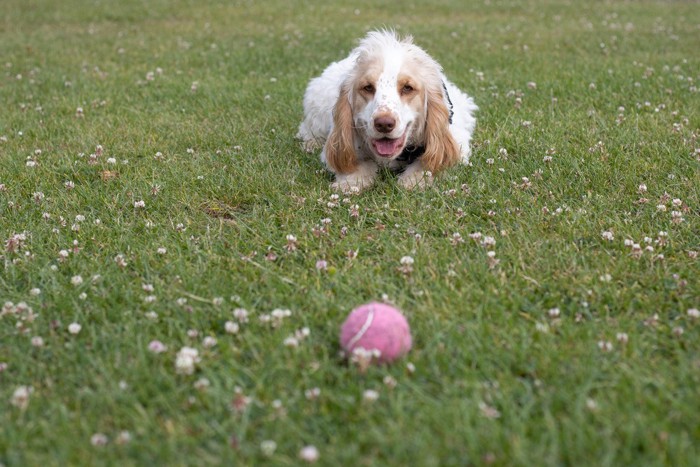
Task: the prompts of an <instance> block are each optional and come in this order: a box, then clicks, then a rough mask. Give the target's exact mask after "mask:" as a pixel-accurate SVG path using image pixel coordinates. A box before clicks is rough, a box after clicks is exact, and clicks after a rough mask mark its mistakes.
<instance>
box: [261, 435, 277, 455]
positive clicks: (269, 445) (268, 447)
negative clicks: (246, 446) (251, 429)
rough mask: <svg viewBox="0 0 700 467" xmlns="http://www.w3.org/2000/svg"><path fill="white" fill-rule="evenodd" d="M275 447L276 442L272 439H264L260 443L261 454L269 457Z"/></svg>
mask: <svg viewBox="0 0 700 467" xmlns="http://www.w3.org/2000/svg"><path fill="white" fill-rule="evenodd" d="M276 449H277V443H275V442H274V441H272V440H269V439H266V440H265V441H263V442H261V443H260V450H261V451H262V453H263V455H264V456H266V457H270V456H272V455H273V454H274V453H275V450H276Z"/></svg>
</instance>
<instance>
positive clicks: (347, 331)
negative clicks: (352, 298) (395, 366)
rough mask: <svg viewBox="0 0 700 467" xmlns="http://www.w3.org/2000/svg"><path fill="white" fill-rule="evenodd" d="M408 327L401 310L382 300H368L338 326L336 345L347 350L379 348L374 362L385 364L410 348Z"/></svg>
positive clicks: (372, 349) (350, 351)
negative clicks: (338, 336) (338, 343)
mask: <svg viewBox="0 0 700 467" xmlns="http://www.w3.org/2000/svg"><path fill="white" fill-rule="evenodd" d="M411 344H412V342H411V328H410V327H409V326H408V321H406V318H405V317H404V315H402V314H401V312H400V311H399V310H398V309H396V308H394V307H393V306H390V305H386V304H384V303H376V302H373V303H368V304H366V305H361V306H359V307H357V308H355V309H354V310H352V311H351V312H350V314H349V315H348V317H347V319H346V320H345V322H344V323H343V325H342V327H341V328H340V345H341V346H342V347H343V349H344V350H345V351H346V352H347V353H348V354H352V353H353V351H354V350H355V349H359V348H363V349H364V350H367V351H379V356H378V357H377V359H376V360H377V361H378V362H381V363H389V362H392V361H394V360H396V359H397V358H400V357H403V356H404V355H406V353H408V351H409V350H410V349H411Z"/></svg>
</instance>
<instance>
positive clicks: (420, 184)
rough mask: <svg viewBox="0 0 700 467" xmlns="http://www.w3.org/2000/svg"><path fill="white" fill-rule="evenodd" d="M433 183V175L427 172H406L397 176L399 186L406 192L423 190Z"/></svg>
mask: <svg viewBox="0 0 700 467" xmlns="http://www.w3.org/2000/svg"><path fill="white" fill-rule="evenodd" d="M432 183H433V174H432V173H430V172H429V171H427V170H426V171H419V170H416V171H406V172H404V173H402V174H401V175H399V185H401V186H402V187H404V188H406V189H407V190H413V189H415V188H418V189H423V188H426V187H428V186H430V185H432Z"/></svg>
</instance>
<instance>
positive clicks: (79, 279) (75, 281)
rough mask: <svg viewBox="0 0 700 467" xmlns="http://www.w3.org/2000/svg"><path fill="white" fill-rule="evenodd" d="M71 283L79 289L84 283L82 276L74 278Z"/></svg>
mask: <svg viewBox="0 0 700 467" xmlns="http://www.w3.org/2000/svg"><path fill="white" fill-rule="evenodd" d="M70 283H71V284H73V285H74V286H76V287H77V286H79V285H80V284H82V283H83V278H82V276H73V277H71V279H70Z"/></svg>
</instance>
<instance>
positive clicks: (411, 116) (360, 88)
mask: <svg viewBox="0 0 700 467" xmlns="http://www.w3.org/2000/svg"><path fill="white" fill-rule="evenodd" d="M445 90H447V93H445ZM477 109H478V108H477V106H476V104H474V101H473V100H472V98H471V97H469V96H467V95H466V94H465V93H464V92H462V91H461V90H460V89H459V88H457V86H455V85H454V84H453V83H451V82H449V81H448V80H447V78H445V75H444V74H443V72H442V67H441V66H440V65H439V64H438V63H437V62H436V61H435V60H434V59H433V58H432V57H430V56H429V55H428V54H427V53H426V52H425V51H424V50H423V49H421V48H420V47H418V46H416V45H414V44H413V40H412V38H411V37H405V38H403V39H402V38H399V37H398V36H397V35H396V34H395V33H394V32H392V31H373V32H370V33H369V34H367V36H366V37H365V38H364V39H362V40H361V41H360V44H359V46H358V47H357V48H355V49H354V50H353V51H352V52H351V53H350V55H349V56H348V57H347V58H345V59H344V60H341V61H339V62H335V63H332V64H331V65H329V66H328V68H326V69H325V71H324V72H323V73H322V74H321V76H319V77H317V78H314V79H312V80H311V82H310V83H309V85H308V87H307V89H306V93H305V95H304V120H303V121H302V123H301V125H300V126H299V132H298V134H297V137H298V138H299V139H301V140H302V142H303V145H304V148H305V149H306V150H307V151H308V152H313V151H314V150H315V149H318V148H319V147H323V150H322V151H321V160H322V161H323V162H324V163H325V164H326V166H327V167H328V169H329V170H331V171H332V172H334V173H335V175H336V181H335V183H334V184H333V187H334V188H336V189H342V190H349V189H350V190H351V189H362V188H367V187H369V186H371V185H372V183H373V182H374V180H375V178H376V175H377V172H378V169H379V167H380V166H382V167H388V168H390V169H392V170H395V171H397V172H400V174H399V177H398V178H399V183H400V184H401V185H402V186H404V187H406V188H413V187H416V186H424V185H425V184H426V183H429V182H430V181H431V177H432V174H434V173H436V172H439V171H440V170H442V169H444V168H447V167H449V166H451V165H453V164H455V163H457V162H459V161H461V162H463V163H466V162H468V161H469V155H470V152H471V149H470V146H469V143H470V140H471V136H472V133H473V131H474V126H475V124H476V119H475V118H474V115H473V114H474V112H476V110H477ZM450 117H451V120H452V121H451V123H450V121H449V119H450ZM407 147H408V148H410V147H422V148H424V149H425V153H424V154H423V155H422V156H421V157H419V158H418V159H416V160H415V161H412V162H410V164H408V165H406V162H402V161H401V160H398V158H399V157H400V156H401V154H402V152H403V150H404V149H405V148H407Z"/></svg>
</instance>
